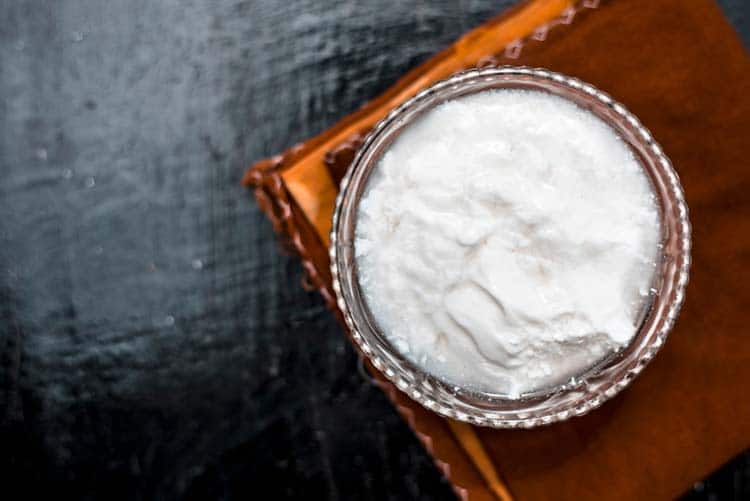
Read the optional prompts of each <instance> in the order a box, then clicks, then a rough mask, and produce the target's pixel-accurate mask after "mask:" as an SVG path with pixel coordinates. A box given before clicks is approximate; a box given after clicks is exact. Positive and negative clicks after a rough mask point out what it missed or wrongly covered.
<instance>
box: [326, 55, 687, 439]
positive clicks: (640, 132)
mask: <svg viewBox="0 0 750 501" xmlns="http://www.w3.org/2000/svg"><path fill="white" fill-rule="evenodd" d="M503 78H506V79H513V78H516V79H527V82H528V83H534V82H536V83H539V82H545V84H546V85H553V86H557V87H558V88H565V90H567V91H570V92H577V93H578V95H579V96H580V97H581V98H582V99H586V100H592V101H593V102H595V103H596V104H597V105H599V106H603V107H606V108H607V109H608V112H609V113H613V114H615V115H616V116H617V117H618V119H620V120H621V122H619V123H618V124H617V125H618V126H620V127H622V126H623V124H624V125H627V126H628V127H630V128H631V129H632V131H631V134H632V135H633V136H635V137H636V139H637V140H638V141H639V143H638V144H639V146H640V147H642V148H644V150H647V153H649V154H650V155H653V157H652V160H654V161H655V162H658V169H659V170H660V172H658V174H659V175H664V176H665V177H666V180H664V181H665V183H664V184H665V186H664V187H663V189H664V190H668V194H669V195H670V196H671V197H672V198H671V199H669V202H670V203H671V204H673V205H674V207H673V210H672V214H671V216H673V217H676V220H673V221H672V225H673V226H674V229H675V231H676V232H677V233H678V235H674V236H673V237H672V238H673V241H674V245H675V246H676V247H675V249H674V251H675V252H676V257H674V256H671V257H672V258H673V259H674V261H675V263H674V265H673V266H671V267H670V270H671V271H670V272H668V273H667V274H669V277H668V278H670V280H669V282H667V283H665V284H664V287H665V288H666V289H667V291H668V292H669V294H668V296H670V297H668V298H667V299H664V301H666V303H665V304H662V308H661V309H660V311H659V312H653V311H650V312H649V313H648V317H649V318H650V317H652V316H654V315H656V320H654V319H653V318H652V319H651V332H650V333H648V337H644V338H643V339H641V340H640V346H639V347H638V351H637V352H636V353H634V354H632V356H631V357H630V359H625V358H623V359H621V360H610V361H609V362H607V364H608V365H606V366H605V367H604V369H602V370H601V372H597V371H599V370H600V369H599V368H594V369H592V373H591V374H590V375H588V374H587V375H586V376H585V377H583V378H582V379H581V380H579V381H576V380H575V378H573V379H572V380H571V382H570V383H567V384H564V385H561V386H559V387H558V388H557V389H555V391H553V392H551V393H549V394H548V396H547V397H543V398H541V399H536V400H534V401H533V402H528V405H526V404H527V401H526V400H525V399H524V398H520V399H515V398H514V399H510V398H508V399H505V400H503V399H497V398H493V401H495V402H505V404H507V405H509V406H511V407H513V408H511V409H501V408H494V407H493V405H492V404H488V405H485V404H484V403H482V404H481V405H480V404H479V403H477V400H476V395H477V394H478V393H481V392H472V391H470V390H462V389H460V388H457V387H453V386H452V385H450V384H448V383H444V382H442V381H440V380H438V379H437V378H436V377H435V376H434V375H432V374H429V373H427V372H425V371H424V370H423V369H421V368H420V367H418V366H417V365H416V364H413V363H411V362H409V361H407V360H406V359H405V358H404V357H403V356H401V355H400V354H399V353H398V352H397V350H395V348H393V347H392V346H388V345H386V344H384V343H380V342H378V340H377V339H373V332H371V331H368V330H367V329H362V328H361V325H360V324H361V323H362V322H361V321H357V320H355V318H353V313H352V310H351V308H350V305H349V304H348V303H347V299H346V297H347V295H346V293H345V288H346V287H349V286H352V283H353V282H356V280H354V279H353V278H352V276H353V271H352V273H349V274H347V275H342V273H341V272H342V271H345V270H342V269H340V266H341V265H343V263H340V262H339V261H340V259H342V255H344V252H342V251H343V250H344V248H343V245H345V242H343V243H342V241H341V239H340V238H339V232H340V230H341V228H340V220H341V218H342V216H341V213H342V211H343V210H344V208H343V205H344V200H345V199H346V198H347V197H348V196H353V195H352V194H351V193H350V189H351V180H352V176H353V175H354V174H355V173H356V172H357V171H358V169H363V168H364V167H365V166H366V163H365V164H363V161H364V159H365V157H366V155H367V154H368V153H372V152H371V149H372V147H373V144H374V143H375V142H376V141H377V140H378V138H380V137H381V134H382V133H383V132H384V131H386V130H388V129H389V128H396V129H397V128H399V127H403V125H399V121H400V119H402V117H403V116H404V115H405V114H406V113H407V112H408V111H409V110H410V109H412V108H415V107H417V106H418V105H420V104H422V105H424V106H425V107H429V104H430V103H427V101H429V100H430V99H432V98H433V97H434V95H435V94H437V93H442V92H450V90H456V89H459V88H461V87H462V86H468V84H470V83H476V82H477V81H486V82H490V81H494V80H497V79H503ZM483 90H486V89H480V90H479V91H478V92H482V91H483ZM469 93H471V92H469ZM562 97H563V98H565V96H562ZM450 99H451V97H448V98H446V99H444V100H443V101H445V100H450ZM568 100H571V101H572V99H570V98H568ZM443 101H440V102H443ZM600 118H601V119H602V120H604V121H605V122H607V123H608V125H610V126H611V127H613V128H615V129H617V128H616V127H615V126H614V125H613V123H611V121H610V122H608V121H607V120H605V119H604V118H602V117H601V116H600ZM612 121H614V120H612ZM622 121H624V122H622ZM407 125H408V123H407ZM396 132H397V131H396ZM396 132H393V134H395V133H396ZM617 133H618V135H620V130H617ZM381 142H382V141H381ZM628 146H629V147H630V148H633V145H632V144H630V143H629V144H628ZM639 163H641V165H642V167H643V168H644V170H647V169H646V167H645V166H643V161H641V162H639ZM650 175H651V174H650ZM364 184H365V185H366V180H365V181H364ZM660 198H661V195H660ZM352 203H353V204H354V205H355V206H356V203H355V202H352ZM665 203H666V202H665V201H664V200H661V204H665ZM661 209H662V205H660V210H661ZM350 210H354V209H350ZM664 217H665V216H664V215H663V214H662V219H664ZM665 231H666V229H665V228H662V233H663V234H664V232H665ZM674 239H676V240H674ZM690 249H691V226H690V221H689V217H688V207H687V203H686V202H685V195H684V191H683V188H682V185H681V184H680V181H679V177H678V175H677V173H676V172H675V171H674V168H673V167H672V164H671V162H670V160H669V158H667V156H666V155H665V154H664V152H663V150H662V148H661V146H660V145H659V144H658V143H657V142H656V141H655V140H654V138H653V136H652V135H651V133H650V132H649V131H648V129H647V128H646V127H645V126H643V124H642V123H641V122H640V121H639V120H638V118H637V117H636V116H635V115H633V114H632V113H631V112H630V111H628V110H627V109H626V108H625V107H624V106H623V105H622V104H620V103H619V102H617V101H615V100H614V99H613V98H612V97H610V96H609V95H608V94H607V93H605V92H603V91H601V90H599V89H597V88H596V87H594V86H593V85H591V84H588V83H586V82H583V81H581V80H579V79H577V78H575V77H570V76H567V75H564V74H561V73H557V72H553V71H550V70H547V69H544V68H531V67H526V66H498V67H484V68H472V69H469V70H465V71H461V72H459V73H455V74H453V75H452V76H450V77H448V78H446V79H444V80H441V81H438V82H436V83H435V84H433V85H431V86H429V87H427V88H426V89H424V90H422V91H420V92H419V93H417V94H416V95H414V96H413V97H411V98H409V99H407V100H406V101H404V102H403V103H402V104H401V105H399V106H397V107H395V108H393V109H392V110H391V111H390V112H389V113H388V114H387V115H386V116H385V117H384V118H382V119H381V120H380V121H379V122H378V123H377V124H376V125H375V126H374V127H373V128H372V129H371V130H370V131H369V133H368V134H367V135H366V137H365V138H364V140H363V142H362V145H361V146H360V147H359V149H358V150H357V153H356V155H355V157H354V160H353V161H352V163H351V165H350V166H349V168H348V169H347V171H346V174H345V175H344V177H343V178H342V180H341V185H340V190H339V193H338V195H337V197H336V205H335V209H334V213H333V220H332V226H331V233H330V247H329V256H330V261H331V275H332V282H333V290H334V293H335V296H336V303H337V306H338V308H339V309H340V311H341V313H342V315H343V317H344V320H345V322H346V324H347V326H348V327H349V329H350V331H351V335H352V338H353V339H354V341H355V343H356V344H357V346H358V347H359V349H360V351H361V352H362V353H363V354H364V355H365V356H367V358H368V359H369V360H370V362H371V363H372V364H373V366H375V367H376V368H377V369H378V370H379V371H380V372H381V373H383V374H384V375H385V377H386V378H387V379H388V380H389V381H391V382H392V383H393V384H394V385H395V386H396V387H397V388H398V389H400V390H401V391H402V392H404V393H406V394H407V395H408V396H409V397H410V398H412V399H413V400H415V401H416V402H418V403H420V404H421V405H422V406H424V407H425V408H427V409H429V410H431V411H433V412H435V413H437V414H439V415H441V416H444V417H447V418H451V419H456V420H459V421H463V422H467V423H471V424H475V425H480V426H488V427H493V428H533V427H536V426H540V425H547V424H551V423H554V422H559V421H563V420H566V419H568V418H570V417H573V416H581V415H584V414H586V413H588V412H590V411H591V410H593V409H595V408H597V407H599V406H600V405H601V404H602V403H604V402H605V401H606V400H609V399H610V398H612V397H614V396H615V395H616V394H618V393H619V392H620V391H622V390H623V389H624V388H625V387H626V386H628V385H629V384H630V382H631V381H632V380H633V378H635V376H637V375H638V374H639V373H640V372H641V371H642V370H643V368H644V367H645V366H646V365H647V364H648V362H650V361H651V360H652V359H653V358H654V356H655V355H656V353H657V352H658V351H659V349H660V348H661V347H662V346H663V345H664V342H665V341H666V338H667V336H668V335H669V333H670V331H671V330H672V328H673V326H674V323H675V320H676V318H677V316H678V314H679V311H680V309H681V307H682V305H683V303H684V297H685V289H686V286H687V283H688V278H689V270H690V262H691V259H690ZM664 266H666V265H664ZM664 266H662V268H663V269H662V271H664V269H665V268H664ZM350 275H352V276H350ZM657 325H658V329H657V328H656V326H657ZM643 328H644V327H643V325H642V326H641V327H640V328H639V329H638V331H636V334H634V336H633V339H632V340H631V344H634V343H635V341H634V340H635V339H636V338H638V337H640V336H641V333H642V332H641V331H642V330H643ZM626 349H630V345H628V346H627V347H626ZM625 366H627V369H626V370H623V368H624V367H625ZM616 370H619V371H620V373H619V374H618V375H617V377H614V378H611V377H610V378H606V377H604V378H602V374H603V373H604V372H606V371H609V372H608V373H607V374H609V373H611V372H613V371H616ZM597 377H599V378H600V379H601V380H600V381H598V382H596V384H595V385H593V383H592V381H596V378H597ZM592 387H593V389H591V388H592ZM469 394H471V395H473V397H472V398H468V397H467V395H469ZM576 397H577V398H576ZM553 398H554V405H551V406H548V407H545V403H547V402H549V401H552V400H553ZM566 398H567V399H568V400H569V401H568V402H566ZM525 405H526V406H525ZM524 406H525V407H524Z"/></svg>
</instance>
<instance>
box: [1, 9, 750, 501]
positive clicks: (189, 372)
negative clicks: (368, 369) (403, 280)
mask: <svg viewBox="0 0 750 501" xmlns="http://www.w3.org/2000/svg"><path fill="white" fill-rule="evenodd" d="M510 3H511V2H510V1H508V0H504V1H498V0H474V1H464V2H453V1H449V0H440V1H433V2H428V1H426V0H423V1H418V2H409V3H407V2H404V3H400V2H385V1H382V2H372V1H369V0H358V1H356V2H351V1H345V0H338V1H337V0H326V1H316V0H300V1H297V2H294V3H291V2H289V3H287V2H275V1H273V0H258V1H254V2H253V1H250V2H248V1H244V0H228V1H223V2H214V1H211V0H190V1H188V0H185V1H180V0H165V1H161V2H148V1H138V0H136V1H133V0H128V1H116V0H108V1H101V0H96V1H94V0H69V1H66V2H57V1H48V0H32V1H29V0H5V1H4V2H2V6H0V141H1V142H0V169H1V171H0V172H1V173H2V181H0V413H1V414H0V443H1V444H2V454H0V456H2V457H1V459H0V465H1V466H2V470H0V471H3V472H4V473H5V474H6V475H7V478H9V479H11V480H12V481H14V482H16V483H18V484H19V485H20V486H22V487H23V488H24V489H25V492H27V493H29V494H32V496H31V498H33V494H42V493H53V494H55V495H62V496H63V497H74V498H83V499H93V498H97V499H99V498H105V499H175V498H188V499H234V498H241V499H247V498H248V497H252V495H253V494H259V493H273V494H275V497H281V498H303V499H332V500H337V499H340V500H346V499H373V500H382V499H451V498H452V491H451V490H450V488H449V486H448V485H447V484H446V482H445V481H443V480H442V479H441V477H440V476H439V474H438V473H437V471H436V470H435V469H434V468H433V465H432V462H431V460H430V458H429V457H428V456H427V455H426V453H425V452H424V451H423V450H422V448H421V446H420V445H419V444H418V442H417V441H416V439H415V438H414V437H413V436H412V434H411V432H410V431H409V429H408V428H407V426H406V425H405V424H404V423H403V422H402V421H401V419H400V418H399V417H398V416H397V415H396V413H395V411H394V409H393V408H392V407H391V405H390V404H389V403H388V402H387V401H386V399H385V397H384V396H383V395H382V394H381V392H380V391H379V390H378V389H376V388H374V387H373V386H372V385H371V384H370V383H369V382H368V380H367V379H366V378H364V377H363V376H362V375H361V371H358V360H357V357H356V355H355V354H354V352H353V350H352V348H351V347H350V346H349V344H348V342H347V341H346V339H345V338H344V336H343V335H342V334H341V331H340V328H339V327H338V326H337V324H336V323H335V321H334V319H333V317H332V315H330V314H329V313H328V312H327V311H325V309H324V306H323V304H322V301H321V299H320V298H319V297H318V296H317V294H316V293H313V292H306V291H305V290H304V289H303V288H302V287H301V286H300V282H301V272H300V266H299V263H298V262H297V260H296V259H295V258H293V257H290V256H285V255H282V254H281V253H280V252H279V245H278V242H277V240H276V238H275V237H274V235H273V232H272V230H271V227H270V224H269V223H268V222H267V221H266V219H265V218H264V216H263V215H262V214H261V213H260V211H259V210H258V209H257V208H256V206H255V204H254V203H253V201H252V200H251V198H250V196H249V195H248V193H247V192H246V191H245V190H244V189H242V188H241V187H240V185H239V179H240V177H241V175H242V172H243V170H244V168H245V167H246V166H247V165H248V164H249V163H250V162H251V161H252V160H255V159H258V158H261V157H263V156H266V155H269V154H273V153H276V152H278V151H280V150H281V149H283V148H284V147H287V146H289V145H291V144H293V143H295V142H297V141H299V140H302V139H305V138H306V137H308V136H311V135H313V134H315V133H317V132H320V131H322V130H324V129H325V128H326V127H327V126H329V125H332V124H333V123H334V122H335V121H336V120H337V119H339V118H341V117H342V116H344V115H345V114H346V113H348V112H350V111H353V110H355V109H356V108H357V107H358V106H359V105H360V104H362V103H363V102H365V101H366V100H368V99H369V98H372V97H374V96H375V95H377V94H378V93H379V92H380V91H382V90H384V89H385V88H386V87H387V86H388V85H389V84H391V83H392V82H394V81H395V80H396V79H397V78H398V77H399V76H400V75H401V74H403V73H404V72H405V71H406V70H408V69H409V68H412V67H413V66H415V65H416V64H417V63H419V62H421V61H423V60H424V59H425V58H427V57H428V56H429V55H430V54H432V53H434V52H435V51H437V50H438V49H440V48H442V47H444V46H446V45H447V44H448V43H450V42H451V41H452V40H454V39H455V38H457V37H458V36H459V35H460V34H461V33H463V32H464V31H466V30H467V29H469V28H471V27H473V26H475V25H477V24H479V23H480V22H482V21H483V20H485V19H487V18H489V17H490V16H491V15H493V14H495V13H497V12H498V11H500V10H501V9H502V8H503V6H507V5H509V4H510ZM720 3H721V5H722V7H723V8H724V9H725V12H726V13H727V15H728V16H729V18H730V19H731V20H732V22H733V23H734V25H735V27H737V28H738V29H739V30H740V31H741V32H742V35H743V36H744V39H745V41H746V43H747V41H748V38H750V26H748V19H749V18H750V2H745V1H744V0H722V1H721V2H720ZM27 497H28V496H27ZM256 497H260V496H256ZM688 497H689V498H690V499H740V498H748V497H750V455H749V454H745V455H744V456H741V457H739V458H737V459H736V460H735V461H734V462H733V463H731V464H730V465H728V466H727V467H725V468H724V469H722V470H721V471H720V472H718V473H717V474H715V475H714V476H712V477H711V478H710V479H709V480H708V481H707V482H705V483H701V484H698V486H697V487H696V489H695V490H694V492H692V493H690V494H689V495H688Z"/></svg>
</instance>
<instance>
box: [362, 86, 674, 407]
mask: <svg viewBox="0 0 750 501" xmlns="http://www.w3.org/2000/svg"><path fill="white" fill-rule="evenodd" d="M659 239H660V229H659V213H658V209H657V204H656V200H655V198H654V194H653V191H652V189H651V186H650V184H649V182H648V179H647V177H646V175H645V173H644V172H643V170H642V169H641V167H640V165H639V164H638V162H637V161H636V159H635V158H634V156H633V154H632V153H631V151H630V150H629V149H628V147H627V146H626V145H625V144H624V143H623V141H622V140H621V139H620V138H619V137H618V136H617V134H616V133H615V132H614V130H612V129H611V128H610V127H609V126H608V125H606V124H605V123H604V122H603V121H601V120H600V119H599V118H597V117H596V116H594V115H593V114H591V113H590V112H587V111H585V110H583V109H581V108H579V107H577V106H576V105H575V104H573V103H571V102H569V101H566V100H564V99H562V98H559V97H556V96H553V95H549V94H546V93H543V92H537V91H522V90H497V91H487V92H482V93H479V94H475V95H471V96H468V97H463V98H460V99H457V100H454V101H450V102H447V103H444V104H442V105H440V106H438V107H436V108H435V109H433V110H431V111H429V112H427V113H426V114H425V115H424V116H423V117H422V118H420V119H419V120H418V121H417V122H415V123H413V124H412V125H410V126H409V127H408V128H407V129H406V130H405V131H404V132H403V133H402V134H401V135H400V136H399V138H398V139H397V140H396V141H395V142H394V143H393V144H392V145H391V146H390V147H389V149H388V151H387V152H386V153H385V155H384V156H383V157H382V158H381V160H380V162H379V164H378V165H377V167H376V169H375V171H374V172H373V174H372V175H371V177H370V179H369V180H368V184H367V187H366V191H365V194H364V196H363V197H362V200H361V201H360V204H359V209H358V215H357V223H356V238H355V252H356V262H357V266H358V275H359V283H360V286H361V288H362V291H363V294H364V297H365V300H366V302H367V304H368V306H369V308H370V310H371V312H372V313H373V316H374V317H375V319H376V321H377V323H378V324H379V327H380V329H382V331H383V332H384V334H385V335H386V337H387V338H388V339H389V340H390V341H391V343H392V344H393V345H394V346H395V348H396V349H397V350H398V351H400V352H401V353H402V354H403V355H404V356H406V357H408V358H409V359H410V360H411V361H412V362H414V363H416V364H417V365H419V366H421V367H422V368H423V369H424V370H426V371H428V372H429V373H431V374H433V375H435V376H437V377H439V378H441V379H443V380H444V381H446V382H448V383H450V384H454V385H458V386H461V387H464V388H469V389H475V390H480V391H489V392H494V393H502V394H506V395H508V396H510V397H517V396H519V395H521V394H522V393H524V392H529V391H533V390H537V389H540V388H543V387H546V386H551V385H556V384H559V383H562V382H564V381H566V380H567V379H569V378H570V377H572V376H575V375H576V374H579V373H581V372H583V371H585V370H586V369H587V368H589V367H591V366H592V365H593V364H595V363H596V362H597V361H599V360H601V359H602V358H604V357H605V356H607V355H608V354H610V353H611V352H612V351H614V350H616V349H617V348H618V347H621V346H623V345H624V344H626V343H627V342H628V341H629V340H630V339H631V338H632V337H633V335H634V334H635V332H636V328H637V326H636V323H637V322H638V320H639V319H638V316H639V313H640V311H641V309H642V305H643V303H644V301H643V300H644V298H645V297H647V295H648V294H649V289H650V286H651V282H652V277H653V274H654V270H655V261H656V260H657V252H658V245H659Z"/></svg>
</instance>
